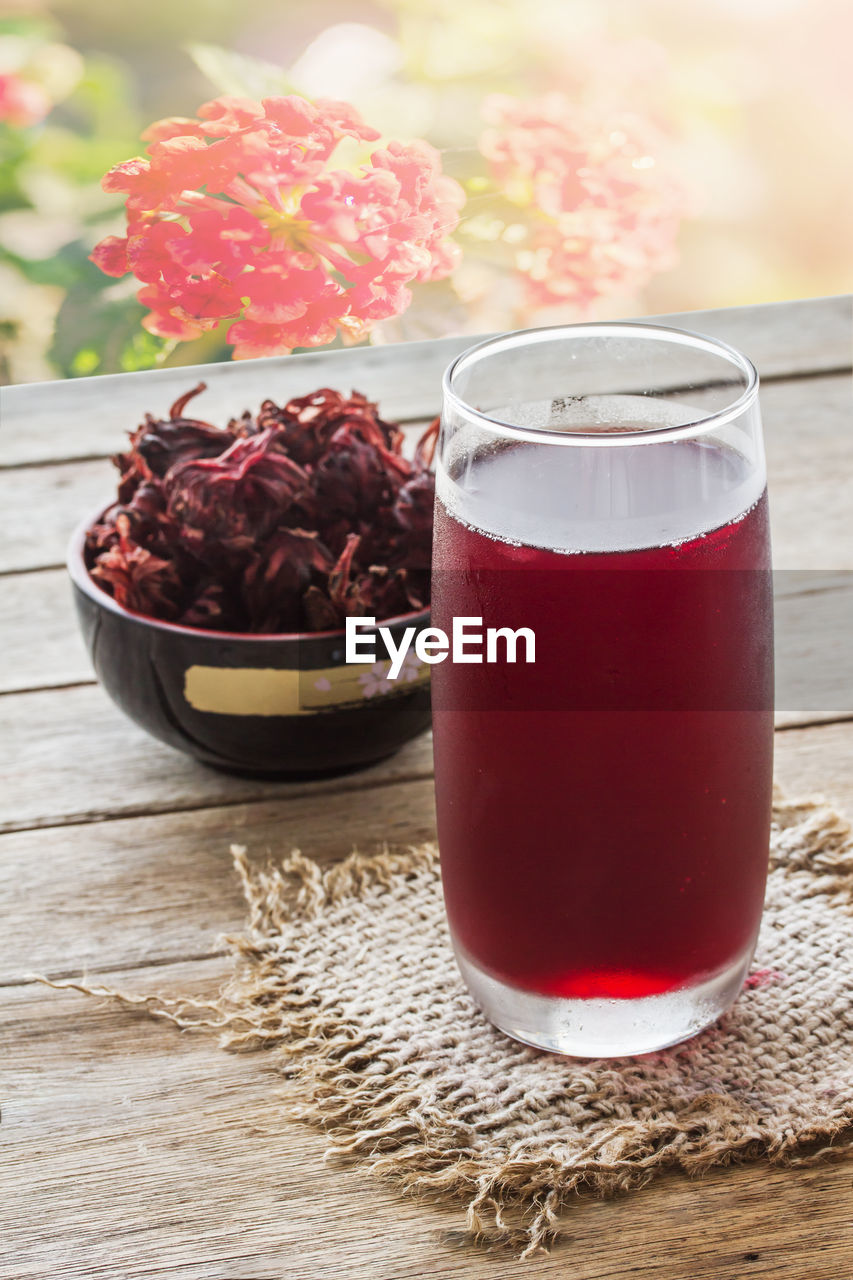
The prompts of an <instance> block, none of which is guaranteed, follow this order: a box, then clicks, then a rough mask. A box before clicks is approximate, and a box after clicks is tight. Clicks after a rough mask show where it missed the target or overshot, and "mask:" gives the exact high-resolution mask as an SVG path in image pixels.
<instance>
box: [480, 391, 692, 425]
mask: <svg viewBox="0 0 853 1280" xmlns="http://www.w3.org/2000/svg"><path fill="white" fill-rule="evenodd" d="M506 413H507V414H508V415H509V416H507V417H506V418H504V420H505V421H507V422H513V423H515V424H517V425H518V426H520V427H539V428H540V429H547V430H550V431H565V432H575V431H576V432H583V433H586V432H593V433H599V432H600V433H602V434H604V433H608V434H609V433H618V432H627V431H656V430H659V429H660V428H661V427H683V426H686V425H688V424H689V423H693V422H700V421H701V420H702V418H703V416H704V415H703V413H702V411H701V410H699V409H695V408H693V407H691V406H690V405H688V404H681V403H678V404H676V403H674V402H673V401H671V400H658V399H656V398H655V397H654V396H635V395H586V396H555V397H552V398H551V399H549V400H536V401H529V402H527V403H519V404H513V405H509V406H507V409H506ZM495 417H503V414H502V413H501V411H498V412H497V413H496V414H495Z"/></svg>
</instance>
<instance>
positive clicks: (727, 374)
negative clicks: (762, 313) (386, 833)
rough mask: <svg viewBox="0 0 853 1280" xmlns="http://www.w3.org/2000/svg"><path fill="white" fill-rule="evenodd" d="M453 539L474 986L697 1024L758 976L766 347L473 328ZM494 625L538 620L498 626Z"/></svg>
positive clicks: (619, 1045)
mask: <svg viewBox="0 0 853 1280" xmlns="http://www.w3.org/2000/svg"><path fill="white" fill-rule="evenodd" d="M434 545H435V550H434V584H433V623H434V625H435V626H436V627H438V628H441V629H442V630H444V631H445V632H447V634H448V636H450V635H451V633H452V631H453V625H454V619H456V620H457V626H458V627H464V629H465V631H466V634H467V635H468V636H474V637H475V642H473V643H471V642H469V643H468V644H467V645H466V646H465V649H464V651H461V652H460V650H459V649H458V648H457V650H456V654H455V657H448V658H447V659H446V660H445V661H442V662H436V665H435V667H434V668H433V724H434V731H435V777H436V796H437V805H438V838H439V846H440V851H441V866H442V876H443V881H444V892H445V901H446V906H447V915H448V919H449V923H450V929H451V933H452V936H453V941H454V946H455V948H456V952H457V958H458V962H459V967H460V969H461V971H462V974H463V976H464V978H465V981H466V982H467V984H468V987H469V989H470V990H471V992H472V994H473V995H474V997H475V998H476V999H477V1001H478V1002H479V1003H480V1005H481V1006H482V1008H483V1009H484V1011H485V1013H486V1014H487V1016H488V1017H489V1018H490V1019H491V1020H492V1021H493V1022H494V1023H495V1024H496V1025H497V1026H499V1027H501V1028H502V1029H503V1030H504V1031H506V1032H508V1033H509V1034H510V1035H512V1036H515V1037H516V1038H517V1039H519V1040H522V1041H525V1042H527V1043H530V1044H533V1045H537V1046H539V1047H541V1048H545V1049H552V1050H557V1051H558V1052H561V1053H567V1054H575V1055H580V1056H615V1055H622V1054H636V1053H644V1052H647V1051H650V1050H653V1049H658V1048H663V1047H664V1046H666V1045H669V1044H674V1043H676V1042H678V1041H680V1040H683V1039H685V1038H687V1037H688V1036H691V1035H693V1034H695V1033H696V1032H697V1031H699V1030H700V1029H701V1028H702V1027H704V1026H707V1025H708V1024H709V1023H711V1022H713V1021H714V1020H715V1019H716V1018H717V1017H718V1016H719V1015H720V1014H721V1013H722V1012H723V1011H724V1010H726V1009H727V1008H728V1007H729V1005H731V1003H732V1002H733V1001H734V999H735V998H736V996H737V994H738V992H739V991H740V989H741V986H742V984H743V981H744V978H745V976H746V973H747V970H748V968H749V963H750V959H751V956H752V951H753V947H754V945H755V939H756V934H757V931H758V925H759V919H760V916H761V909H762V903H763V897H764V886H765V877H766V871H767V860H768V840H769V825H770V804H771V784H772V752H773V709H772V700H773V687H772V682H773V633H772V583H771V576H770V540H769V530H768V514H767V493H766V466H765V459H764V447H763V441H762V434H761V421H760V416H759V407H758V378H757V375H756V372H755V369H754V368H753V367H752V365H751V364H750V362H749V361H748V360H746V359H745V358H744V357H743V356H742V355H740V354H739V353H738V352H736V351H734V350H733V349H732V348H730V347H728V346H726V345H725V344H723V343H721V342H716V341H714V340H711V339H709V338H704V337H701V336H699V335H696V334H690V333H684V332H681V331H679V330H675V329H666V328H662V327H657V326H653V325H645V324H587V325H570V326H565V327H559V328H550V329H538V330H531V331H527V332H519V333H511V334H508V335H506V336H504V337H500V338H496V339H493V340H490V341H488V342H484V343H481V344H480V345H479V346H476V347H473V348H472V349H470V350H469V351H466V352H465V353H464V354H463V355H462V356H460V357H459V359H457V360H456V361H455V363H454V364H453V365H451V367H450V368H449V370H448V371H447V373H446V375H445V380H444V407H443V416H442V430H441V438H440V443H439V450H438V459H437V498H436V522H435V543H434ZM466 618H467V619H478V620H479V619H482V624H481V625H480V626H478V625H477V624H476V623H473V622H468V623H459V621H458V620H459V619H466ZM490 628H492V629H499V628H505V629H508V630H509V631H518V632H519V634H518V636H517V637H516V638H515V640H513V641H511V642H510V641H509V638H508V636H507V634H506V632H503V633H501V634H498V635H496V636H495V638H494V639H493V641H492V644H491V646H489V645H487V644H486V643H485V639H484V640H483V642H482V643H480V644H479V645H478V644H477V643H476V637H477V635H479V634H482V635H483V636H484V637H485V636H486V635H487V633H488V630H489V629H490ZM521 628H527V629H528V631H529V632H532V633H533V641H534V643H533V646H532V647H533V655H532V656H533V658H534V660H533V661H532V662H531V661H527V660H525V659H529V658H530V657H531V653H530V647H531V646H530V637H529V636H525V634H524V633H522V632H521V631H520V630H519V629H521ZM490 647H491V654H489V648H490ZM513 647H514V648H515V654H514V657H515V661H512V660H511V659H512V656H513V655H512V652H511V651H512V649H513ZM477 653H479V654H480V660H479V661H478V660H477V657H476V655H477ZM489 656H491V657H492V658H493V659H494V660H493V661H488V660H487V658H488V657H489Z"/></svg>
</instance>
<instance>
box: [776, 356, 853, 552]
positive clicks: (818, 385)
mask: <svg viewBox="0 0 853 1280" xmlns="http://www.w3.org/2000/svg"><path fill="white" fill-rule="evenodd" d="M761 407H762V414H763V419H764V425H765V439H766V446H767V470H768V492H769V494H770V524H771V529H772V537H773V563H774V565H775V566H776V568H777V569H780V570H784V571H787V570H793V569H796V570H820V571H822V572H827V571H830V570H844V569H851V568H853V503H851V501H850V492H849V489H850V485H849V477H850V476H851V474H853V412H851V410H853V382H851V379H850V377H849V376H846V375H842V376H839V377H836V378H817V379H814V380H812V379H803V380H801V381H796V382H778V383H772V384H771V385H770V386H767V387H764V388H763V389H762V392H761Z"/></svg>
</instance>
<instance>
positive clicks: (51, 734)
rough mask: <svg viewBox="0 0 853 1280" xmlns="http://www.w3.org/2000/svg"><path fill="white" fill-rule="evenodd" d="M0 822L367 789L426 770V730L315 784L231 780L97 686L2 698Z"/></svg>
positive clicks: (79, 818)
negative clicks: (165, 739)
mask: <svg viewBox="0 0 853 1280" xmlns="http://www.w3.org/2000/svg"><path fill="white" fill-rule="evenodd" d="M0 726H2V727H0V776H2V777H3V779H4V784H5V785H4V787H3V790H2V794H0V830H2V829H18V828H22V827H29V826H50V825H51V824H54V823H58V822H91V821H94V820H96V819H98V818H103V817H109V816H116V815H122V814H124V815H128V816H129V815H131V814H140V813H149V812H153V813H162V812H166V811H169V810H173V809H189V808H193V809H198V808H202V807H204V806H205V805H220V804H226V805H227V804H238V803H240V802H242V801H246V800H253V799H263V798H278V799H283V798H285V797H287V796H292V795H315V796H318V795H320V794H325V793H327V792H330V791H351V790H358V789H360V788H364V787H370V786H372V785H374V784H375V783H377V782H384V781H387V780H389V779H396V780H399V779H405V778H418V777H426V776H427V775H428V774H429V773H430V772H431V770H432V744H431V739H430V736H429V735H428V734H422V735H421V737H420V738H417V739H416V740H415V741H413V742H411V743H409V744H408V745H407V746H406V747H404V748H403V750H402V751H400V752H398V753H397V754H396V755H394V756H392V757H391V758H390V759H389V760H386V761H383V762H382V763H381V764H378V765H374V766H373V767H372V768H370V769H363V770H360V771H359V772H357V773H351V774H347V775H345V776H344V777H339V778H330V779H326V780H323V781H318V782H298V783H296V782H291V783H287V782H271V781H267V780H264V779H253V778H232V777H229V776H227V775H226V774H224V773H220V772H218V771H217V770H214V769H208V768H206V767H205V766H204V765H201V764H199V763H197V761H195V760H193V759H191V758H190V757H189V756H185V755H183V754H181V753H180V752H178V751H173V750H172V748H171V747H167V746H165V745H164V744H162V743H160V742H157V741H156V740H155V739H153V738H150V737H149V736H148V734H146V733H144V732H143V731H142V730H141V729H138V728H137V727H136V725H134V724H132V723H131V722H130V721H129V720H127V719H126V718H125V717H124V716H123V715H122V713H121V712H120V711H119V710H118V709H117V708H116V707H115V706H114V705H113V704H112V703H111V702H110V700H109V699H108V698H107V696H106V694H105V693H104V692H103V691H102V690H101V688H100V687H99V686H97V685H84V686H82V687H79V688H71V689H63V690H58V691H51V690H46V691H43V692H37V693H21V694H17V693H15V694H8V695H7V696H6V697H4V698H2V699H0Z"/></svg>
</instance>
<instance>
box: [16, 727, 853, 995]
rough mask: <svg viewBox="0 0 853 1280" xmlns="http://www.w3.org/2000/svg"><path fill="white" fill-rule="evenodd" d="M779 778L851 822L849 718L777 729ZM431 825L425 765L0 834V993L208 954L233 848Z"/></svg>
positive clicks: (342, 845) (231, 923)
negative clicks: (346, 783) (320, 787)
mask: <svg viewBox="0 0 853 1280" xmlns="http://www.w3.org/2000/svg"><path fill="white" fill-rule="evenodd" d="M425 745H426V743H425ZM424 755H426V752H424ZM423 763H424V766H426V765H427V763H428V762H427V760H426V759H425V760H424V762H423ZM776 773H777V777H778V778H779V780H780V781H781V783H782V785H783V786H784V787H785V788H786V789H787V790H789V791H791V792H798V793H799V792H802V791H813V790H815V789H819V790H824V791H826V792H828V793H829V794H830V795H831V796H832V797H833V798H834V799H835V800H836V801H837V803H839V804H841V805H842V806H844V807H845V808H846V809H848V810H849V812H850V813H851V814H853V722H847V723H843V724H835V725H827V726H822V727H821V728H819V729H818V728H813V729H792V730H789V731H787V732H786V733H780V734H778V735H777V738H776ZM353 777H354V778H355V777H358V778H360V779H364V777H365V775H364V774H358V775H353ZM338 781H339V783H341V782H343V780H338ZM199 801H201V797H199ZM434 830H435V828H434V809H433V791H432V777H431V773H429V772H428V771H427V769H426V767H425V770H424V776H423V777H421V778H417V779H414V780H405V779H403V780H401V779H399V778H395V777H394V776H393V775H391V776H387V775H386V776H385V778H384V779H383V780H382V781H376V782H374V784H373V785H366V786H362V787H361V788H359V789H356V790H348V791H347V790H340V791H331V792H330V791H323V792H322V793H321V794H320V795H318V794H317V793H316V791H315V792H312V793H310V794H307V795H306V794H305V792H304V790H303V791H301V792H300V791H299V790H298V789H295V788H286V787H281V788H280V792H279V794H278V796H276V798H275V799H270V800H264V801H261V802H254V803H242V804H237V805H234V806H230V807H224V808H223V807H220V806H218V805H216V804H215V802H214V803H212V804H211V803H209V804H208V807H202V805H201V803H200V804H199V806H198V807H197V808H195V809H193V810H190V811H186V812H174V811H173V812H168V813H159V814H154V815H149V816H144V817H132V818H120V817H119V818H113V819H112V820H110V821H104V822H92V823H81V824H79V825H70V826H54V827H51V828H49V829H47V830H45V829H40V828H35V829H31V830H26V831H17V832H11V833H8V834H6V835H2V836H0V866H2V867H3V875H4V880H5V884H6V889H5V892H4V912H5V914H4V928H3V932H2V939H0V985H4V984H9V983H17V982H22V981H25V980H26V975H27V974H31V973H32V972H33V971H35V970H38V971H39V972H42V973H48V974H51V975H53V976H58V975H63V974H64V975H73V974H75V973H81V972H83V971H84V970H89V971H101V970H108V969H118V968H127V967H129V966H131V965H144V964H162V963H163V962H164V961H166V960H169V961H175V960H179V959H186V958H188V957H198V956H205V955H210V954H211V953H212V952H213V951H215V950H217V949H219V947H220V944H219V941H218V940H219V938H220V935H221V934H223V933H227V932H229V931H231V930H234V929H237V928H239V926H240V924H241V922H242V920H243V909H242V900H241V896H240V891H239V887H238V884H237V880H236V877H235V876H234V874H233V872H232V868H231V857H230V853H229V848H230V845H231V844H232V843H234V842H236V843H238V844H244V845H246V846H247V848H248V849H249V850H250V852H251V854H252V856H253V857H255V858H257V859H258V860H260V861H263V860H265V859H268V858H279V857H281V856H283V855H285V854H287V853H289V852H290V851H291V849H294V848H299V849H301V850H302V852H303V853H305V854H306V855H308V856H311V857H315V858H317V859H318V860H319V861H321V862H325V861H329V860H332V859H335V858H339V857H341V856H343V855H345V854H347V853H349V852H350V850H351V849H352V848H353V847H358V848H360V849H362V850H363V851H365V852H370V851H373V850H374V849H376V848H377V847H379V846H380V845H381V844H382V843H383V841H384V842H386V843H388V844H391V845H395V844H396V845H403V846H405V845H408V844H413V843H417V842H419V841H421V840H425V839H431V838H433V836H434ZM72 890H73V891H72ZM48 921H49V928H45V923H46V922H48ZM117 921H121V928H120V929H119V928H117V927H116V922H117Z"/></svg>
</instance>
